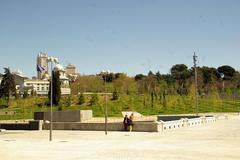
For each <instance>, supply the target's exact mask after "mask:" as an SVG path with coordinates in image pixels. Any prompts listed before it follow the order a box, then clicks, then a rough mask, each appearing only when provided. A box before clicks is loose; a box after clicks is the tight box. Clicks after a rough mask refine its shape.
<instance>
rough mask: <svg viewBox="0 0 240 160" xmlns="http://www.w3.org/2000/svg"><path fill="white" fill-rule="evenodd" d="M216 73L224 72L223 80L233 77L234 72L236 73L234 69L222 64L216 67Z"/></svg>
mask: <svg viewBox="0 0 240 160" xmlns="http://www.w3.org/2000/svg"><path fill="white" fill-rule="evenodd" d="M217 71H218V73H219V74H220V73H223V74H224V79H225V80H230V79H232V78H233V76H234V74H235V73H236V71H235V69H234V68H233V67H231V66H228V65H223V66H220V67H218V68H217Z"/></svg>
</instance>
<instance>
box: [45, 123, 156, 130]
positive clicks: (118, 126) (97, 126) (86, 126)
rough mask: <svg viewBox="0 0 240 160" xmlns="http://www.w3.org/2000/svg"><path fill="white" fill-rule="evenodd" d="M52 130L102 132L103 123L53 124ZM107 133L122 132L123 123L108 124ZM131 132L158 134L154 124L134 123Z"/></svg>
mask: <svg viewBox="0 0 240 160" xmlns="http://www.w3.org/2000/svg"><path fill="white" fill-rule="evenodd" d="M49 126H50V124H49V123H44V125H43V129H49ZM53 129H54V130H93V131H104V130H105V123H78V122H75V123H72V122H54V123H53ZM107 130H109V131H124V126H123V123H121V122H117V123H108V124H107ZM133 131H136V132H158V123H156V122H134V125H133Z"/></svg>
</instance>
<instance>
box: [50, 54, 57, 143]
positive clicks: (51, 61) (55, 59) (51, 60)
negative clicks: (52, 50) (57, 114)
mask: <svg viewBox="0 0 240 160" xmlns="http://www.w3.org/2000/svg"><path fill="white" fill-rule="evenodd" d="M48 62H50V63H51V99H50V104H51V107H50V129H49V141H52V119H53V118H52V117H53V111H52V106H53V74H52V72H53V62H55V63H58V59H57V58H54V57H48Z"/></svg>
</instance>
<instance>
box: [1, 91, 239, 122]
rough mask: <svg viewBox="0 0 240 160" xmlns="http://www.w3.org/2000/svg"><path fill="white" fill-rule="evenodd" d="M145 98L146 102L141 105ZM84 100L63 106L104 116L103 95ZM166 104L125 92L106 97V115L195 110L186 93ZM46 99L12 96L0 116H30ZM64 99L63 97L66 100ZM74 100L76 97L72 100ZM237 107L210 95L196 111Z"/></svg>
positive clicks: (230, 110)
mask: <svg viewBox="0 0 240 160" xmlns="http://www.w3.org/2000/svg"><path fill="white" fill-rule="evenodd" d="M144 98H145V105H144ZM86 99H87V100H86V101H87V102H86V103H85V104H83V105H71V106H68V107H67V106H66V105H63V106H62V109H63V110H76V109H92V110H93V114H94V116H96V117H99V116H104V108H105V101H104V96H99V102H98V105H94V106H89V105H88V104H89V103H88V101H89V99H90V98H89V97H86ZM166 100H167V106H166V107H163V104H162V102H161V101H160V100H159V99H158V100H155V102H154V105H153V106H151V102H150V98H149V97H144V96H127V95H121V96H120V99H119V100H115V101H112V100H110V97H108V100H107V107H108V115H109V116H114V117H118V116H119V117H120V116H122V115H121V111H137V112H139V113H141V114H143V115H157V114H181V113H195V111H196V110H195V108H196V107H195V101H194V98H192V97H189V96H167V99H166ZM44 101H46V98H37V97H35V98H27V99H19V100H11V102H10V106H11V107H9V108H5V109H1V110H0V111H1V112H6V111H15V112H16V114H15V115H4V116H3V115H2V116H0V119H32V118H33V112H35V111H49V110H50V107H46V106H42V107H39V106H37V105H36V104H41V103H44ZM65 101H66V100H65ZM73 101H77V98H75V100H73ZM58 108H59V107H53V110H58ZM239 109H240V101H233V100H223V101H222V100H214V99H213V98H206V97H204V98H199V112H201V113H203V112H238V111H239Z"/></svg>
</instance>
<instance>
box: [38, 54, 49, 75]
mask: <svg viewBox="0 0 240 160" xmlns="http://www.w3.org/2000/svg"><path fill="white" fill-rule="evenodd" d="M46 74H48V55H47V53H43V52H40V53H39V54H38V56H37V79H44V78H45V75H46Z"/></svg>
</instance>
